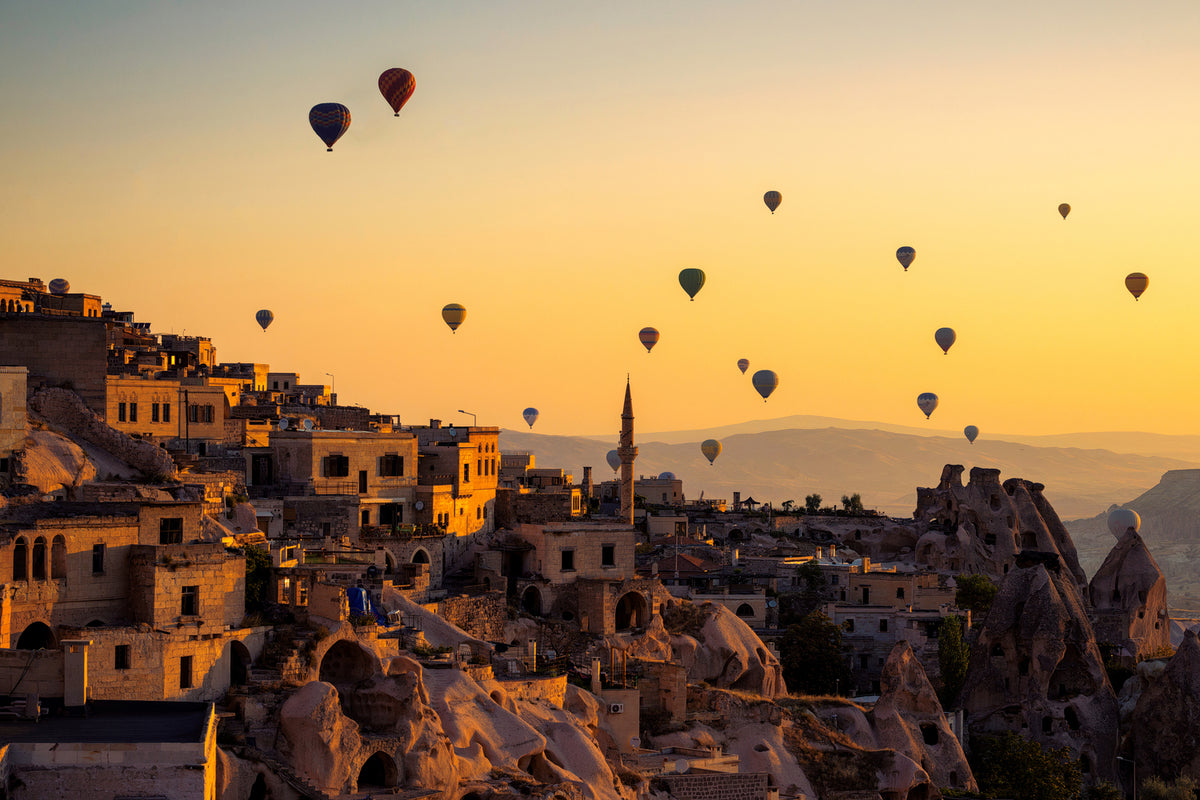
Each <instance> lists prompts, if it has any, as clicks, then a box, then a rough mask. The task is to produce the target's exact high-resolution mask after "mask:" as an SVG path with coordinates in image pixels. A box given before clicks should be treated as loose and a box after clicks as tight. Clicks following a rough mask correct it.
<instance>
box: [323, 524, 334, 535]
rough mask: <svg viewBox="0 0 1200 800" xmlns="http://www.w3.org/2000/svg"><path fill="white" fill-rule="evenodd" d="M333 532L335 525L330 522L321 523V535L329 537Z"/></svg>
mask: <svg viewBox="0 0 1200 800" xmlns="http://www.w3.org/2000/svg"><path fill="white" fill-rule="evenodd" d="M332 532H333V524H332V523H329V522H322V523H321V535H322V536H328V535H330V534H331V533H332Z"/></svg>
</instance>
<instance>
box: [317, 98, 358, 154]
mask: <svg viewBox="0 0 1200 800" xmlns="http://www.w3.org/2000/svg"><path fill="white" fill-rule="evenodd" d="M308 124H309V125H312V129H313V131H314V132H315V133H316V134H317V136H318V137H320V139H321V141H322V142H324V143H325V147H327V148H328V149H329V150H331V151H332V150H333V143H334V142H336V141H337V140H338V139H340V138H342V134H343V133H345V132H346V130H347V129H348V128H349V127H350V109H348V108H346V107H345V106H344V105H342V104H341V103H317V104H316V105H315V106H313V107H312V110H311V111H309V112H308Z"/></svg>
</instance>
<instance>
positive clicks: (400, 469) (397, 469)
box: [379, 453, 404, 478]
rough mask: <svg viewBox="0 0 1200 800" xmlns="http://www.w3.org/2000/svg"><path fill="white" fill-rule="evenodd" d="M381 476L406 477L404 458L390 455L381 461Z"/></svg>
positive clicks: (394, 454) (383, 457)
mask: <svg viewBox="0 0 1200 800" xmlns="http://www.w3.org/2000/svg"><path fill="white" fill-rule="evenodd" d="M379 476H380V477H381V478H402V477H404V456H402V455H398V454H396V453H388V454H387V455H386V456H381V457H380V459H379Z"/></svg>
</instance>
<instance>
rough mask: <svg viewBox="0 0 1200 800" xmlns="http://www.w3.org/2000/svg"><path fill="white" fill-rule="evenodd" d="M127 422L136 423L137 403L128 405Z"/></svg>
mask: <svg viewBox="0 0 1200 800" xmlns="http://www.w3.org/2000/svg"><path fill="white" fill-rule="evenodd" d="M129 421H130V422H137V403H130V404H129Z"/></svg>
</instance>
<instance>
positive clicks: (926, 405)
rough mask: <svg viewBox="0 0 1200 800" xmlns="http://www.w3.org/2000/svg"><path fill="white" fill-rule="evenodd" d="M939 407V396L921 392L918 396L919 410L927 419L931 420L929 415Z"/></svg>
mask: <svg viewBox="0 0 1200 800" xmlns="http://www.w3.org/2000/svg"><path fill="white" fill-rule="evenodd" d="M937 406H938V396H937V395H936V394H934V393H933V392H921V394H919V395H917V408H919V409H921V410H922V411H924V412H925V419H929V415H930V414H932V413H933V410H934V409H935V408H937Z"/></svg>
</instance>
